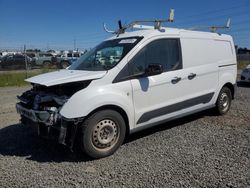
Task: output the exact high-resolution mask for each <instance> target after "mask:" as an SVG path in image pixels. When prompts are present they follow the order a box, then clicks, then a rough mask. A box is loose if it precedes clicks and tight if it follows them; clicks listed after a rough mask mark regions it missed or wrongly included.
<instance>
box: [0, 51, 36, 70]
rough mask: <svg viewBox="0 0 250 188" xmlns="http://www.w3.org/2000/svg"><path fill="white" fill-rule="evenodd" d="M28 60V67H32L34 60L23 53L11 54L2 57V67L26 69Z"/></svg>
mask: <svg viewBox="0 0 250 188" xmlns="http://www.w3.org/2000/svg"><path fill="white" fill-rule="evenodd" d="M25 59H26V61H27V69H31V68H32V66H33V64H34V62H33V61H32V59H31V58H30V57H29V56H27V55H23V54H9V55H5V56H3V57H2V60H1V68H2V69H25V68H26V63H25Z"/></svg>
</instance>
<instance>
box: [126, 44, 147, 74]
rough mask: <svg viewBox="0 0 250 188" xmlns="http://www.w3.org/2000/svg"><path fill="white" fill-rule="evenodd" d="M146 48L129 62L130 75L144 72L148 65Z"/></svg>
mask: <svg viewBox="0 0 250 188" xmlns="http://www.w3.org/2000/svg"><path fill="white" fill-rule="evenodd" d="M146 49H147V48H143V49H141V50H140V51H139V52H138V53H137V54H136V55H135V57H133V59H132V60H131V61H130V63H129V72H130V75H136V74H140V73H143V72H144V71H145V69H146V67H147V62H146Z"/></svg>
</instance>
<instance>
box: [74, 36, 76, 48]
mask: <svg viewBox="0 0 250 188" xmlns="http://www.w3.org/2000/svg"><path fill="white" fill-rule="evenodd" d="M74 50H76V39H75V38H74Z"/></svg>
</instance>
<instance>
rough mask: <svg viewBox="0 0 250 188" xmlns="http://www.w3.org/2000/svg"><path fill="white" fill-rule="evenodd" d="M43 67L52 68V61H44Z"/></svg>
mask: <svg viewBox="0 0 250 188" xmlns="http://www.w3.org/2000/svg"><path fill="white" fill-rule="evenodd" d="M43 67H44V68H47V69H48V68H50V67H51V62H50V61H44V62H43Z"/></svg>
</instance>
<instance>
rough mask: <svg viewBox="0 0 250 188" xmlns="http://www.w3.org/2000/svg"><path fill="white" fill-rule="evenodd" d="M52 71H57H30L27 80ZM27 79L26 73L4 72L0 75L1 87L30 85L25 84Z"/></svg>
mask: <svg viewBox="0 0 250 188" xmlns="http://www.w3.org/2000/svg"><path fill="white" fill-rule="evenodd" d="M51 71H55V69H53V70H49V69H39V70H32V71H28V74H27V78H30V77H32V76H36V75H39V74H43V73H46V72H51ZM25 79H26V72H25V71H4V72H1V73H0V87H6V86H24V85H28V84H29V83H27V82H25V81H24V80H25Z"/></svg>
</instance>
